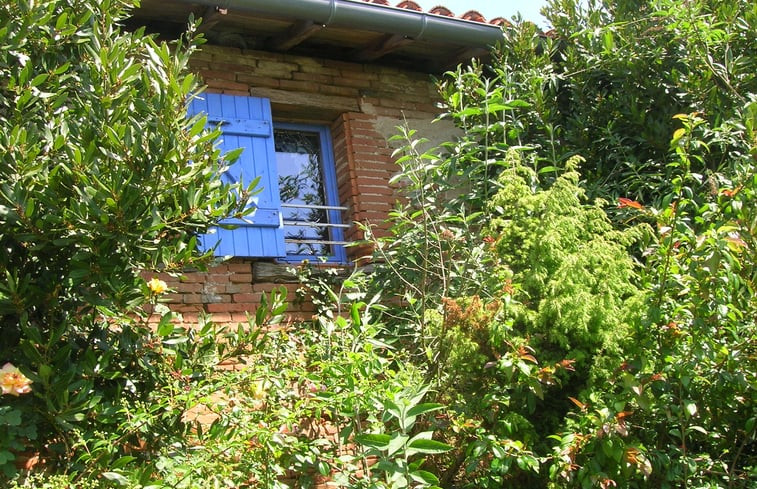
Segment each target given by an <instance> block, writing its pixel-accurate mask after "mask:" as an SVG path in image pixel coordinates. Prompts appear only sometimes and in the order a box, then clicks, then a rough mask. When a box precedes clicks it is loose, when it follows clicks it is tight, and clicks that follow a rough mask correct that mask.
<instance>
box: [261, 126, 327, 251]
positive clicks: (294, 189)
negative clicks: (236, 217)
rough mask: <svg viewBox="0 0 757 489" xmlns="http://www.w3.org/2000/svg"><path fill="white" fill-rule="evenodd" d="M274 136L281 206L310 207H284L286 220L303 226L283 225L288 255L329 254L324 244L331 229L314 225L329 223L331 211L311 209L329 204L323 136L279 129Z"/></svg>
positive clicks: (308, 132)
mask: <svg viewBox="0 0 757 489" xmlns="http://www.w3.org/2000/svg"><path fill="white" fill-rule="evenodd" d="M273 136H274V144H275V147H276V164H277V166H278V171H279V191H280V194H281V203H282V204H295V205H298V206H307V207H297V208H291V207H283V208H282V213H283V218H284V221H296V222H298V223H302V224H300V225H296V224H288V225H285V226H284V239H285V242H286V250H287V254H290V255H322V256H326V255H330V254H331V253H332V250H331V246H330V245H328V244H325V243H323V241H329V240H330V237H329V228H327V227H316V226H313V224H316V223H328V212H327V210H325V209H321V208H318V207H311V206H325V205H327V201H326V198H325V193H324V177H323V171H322V167H323V165H322V160H323V158H322V148H321V143H320V134H319V133H318V132H310V131H303V130H295V129H282V128H276V129H274V132H273ZM308 224H309V225H308Z"/></svg>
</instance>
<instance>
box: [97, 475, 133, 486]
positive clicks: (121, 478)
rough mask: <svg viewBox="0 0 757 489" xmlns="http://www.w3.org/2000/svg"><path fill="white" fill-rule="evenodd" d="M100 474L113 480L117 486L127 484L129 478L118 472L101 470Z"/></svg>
mask: <svg viewBox="0 0 757 489" xmlns="http://www.w3.org/2000/svg"><path fill="white" fill-rule="evenodd" d="M102 476H103V477H105V478H106V479H108V480H111V481H113V482H115V483H116V484H118V485H119V486H126V485H129V480H128V479H127V478H126V477H124V476H123V475H121V474H119V473H118V472H103V474H102Z"/></svg>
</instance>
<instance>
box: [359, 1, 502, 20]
mask: <svg viewBox="0 0 757 489" xmlns="http://www.w3.org/2000/svg"><path fill="white" fill-rule="evenodd" d="M363 1H364V2H366V3H375V4H378V5H386V6H389V7H391V6H392V5H391V4H390V3H389V1H388V0H363ZM395 7H396V8H403V9H406V10H414V11H416V12H423V8H421V6H420V5H418V4H417V3H416V2H413V1H412V0H405V1H402V2H399V3H398V4H397V5H395ZM428 13H430V14H434V15H441V16H444V17H456V18H460V19H464V20H469V21H472V22H481V23H483V24H491V25H498V26H509V25H512V24H510V22H509V21H508V20H507V19H505V18H504V17H496V18H494V19H491V20H489V21H487V20H486V18H485V17H484V16H483V15H481V12H479V11H478V10H469V11H467V12H465V13H464V14H463V15H460V16H459V17H457V16H456V15H455V14H454V13H453V12H452V11H451V10H450V9H448V8H447V7H445V6H444V5H437V6H436V7H433V8H432V9H431V10H429V11H428Z"/></svg>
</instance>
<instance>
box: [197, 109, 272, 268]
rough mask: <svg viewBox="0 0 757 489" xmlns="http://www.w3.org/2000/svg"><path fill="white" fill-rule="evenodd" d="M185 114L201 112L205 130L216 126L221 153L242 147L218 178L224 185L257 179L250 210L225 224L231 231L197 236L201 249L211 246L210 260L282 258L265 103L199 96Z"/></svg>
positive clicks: (269, 127) (270, 135)
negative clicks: (221, 258)
mask: <svg viewBox="0 0 757 489" xmlns="http://www.w3.org/2000/svg"><path fill="white" fill-rule="evenodd" d="M189 111H190V113H191V114H197V113H201V112H202V113H205V114H207V117H208V125H210V126H217V125H219V124H220V125H221V130H222V131H223V136H222V142H221V148H222V150H223V151H231V150H233V149H236V148H243V151H242V154H241V155H240V157H239V159H238V160H237V161H236V162H235V163H234V164H233V165H231V166H230V167H229V169H228V171H227V172H226V173H225V174H224V175H223V177H222V178H223V179H224V180H225V181H227V182H238V181H240V180H241V181H242V183H244V184H245V185H246V184H248V183H249V182H251V181H252V180H253V179H255V178H256V177H260V182H259V184H258V190H261V189H262V191H261V192H260V193H258V194H256V195H255V196H253V197H252V204H253V205H254V206H255V208H256V210H255V213H254V214H253V215H252V216H248V217H247V218H246V219H245V220H241V219H226V220H224V221H222V222H223V223H224V224H234V225H235V226H238V227H237V228H235V229H222V228H215V229H214V231H215V232H214V233H210V234H206V235H203V236H201V240H200V241H201V246H202V248H203V249H210V248H212V247H213V246H216V244H217V246H216V250H215V254H216V256H227V255H231V256H242V257H283V256H286V249H285V247H284V230H283V227H282V219H281V202H280V199H279V177H278V171H277V169H276V153H275V150H274V145H273V129H272V127H273V124H272V118H271V105H270V103H269V101H268V99H263V98H255V97H241V96H235V95H219V94H204V95H203V96H202V97H201V98H196V99H194V100H192V102H191V103H190V107H189Z"/></svg>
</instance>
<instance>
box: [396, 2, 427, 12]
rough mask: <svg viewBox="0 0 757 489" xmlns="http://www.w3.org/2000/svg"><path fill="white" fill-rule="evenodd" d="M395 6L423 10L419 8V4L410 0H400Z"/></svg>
mask: <svg viewBox="0 0 757 489" xmlns="http://www.w3.org/2000/svg"><path fill="white" fill-rule="evenodd" d="M397 7H398V8H404V9H407V10H415V11H417V12H423V9H422V8H421V6H420V5H418V4H417V3H415V2H411V1H405V2H400V3H398V4H397Z"/></svg>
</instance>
